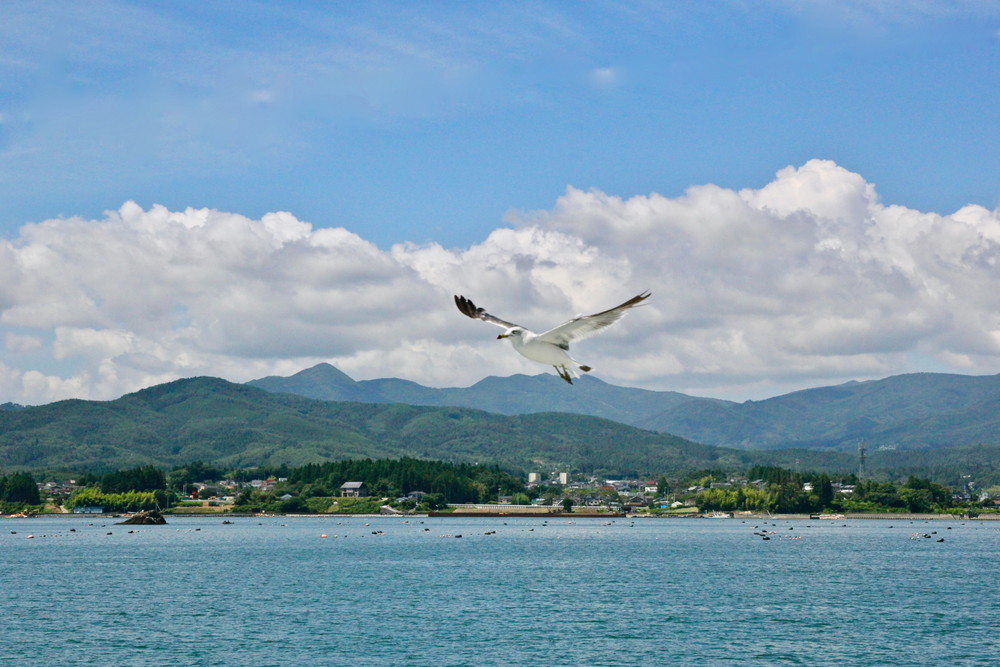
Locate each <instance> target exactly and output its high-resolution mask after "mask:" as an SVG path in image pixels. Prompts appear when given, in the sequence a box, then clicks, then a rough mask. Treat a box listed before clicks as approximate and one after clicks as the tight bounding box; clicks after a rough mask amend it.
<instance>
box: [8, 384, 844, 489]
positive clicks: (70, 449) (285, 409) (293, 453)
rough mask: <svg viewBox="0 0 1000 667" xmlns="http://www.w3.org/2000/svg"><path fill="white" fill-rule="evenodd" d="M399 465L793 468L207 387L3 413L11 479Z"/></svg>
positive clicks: (546, 430)
mask: <svg viewBox="0 0 1000 667" xmlns="http://www.w3.org/2000/svg"><path fill="white" fill-rule="evenodd" d="M400 456H410V457H415V458H424V459H435V460H443V461H454V462H469V463H486V464H498V465H500V466H502V467H504V468H506V469H511V470H520V471H528V470H542V471H549V470H556V469H558V470H579V471H584V472H602V473H607V474H614V475H624V474H629V475H639V474H653V473H657V472H660V473H662V472H675V471H678V470H684V469H697V468H725V469H740V468H744V467H746V466H747V465H751V464H753V463H760V462H766V463H776V464H780V463H781V462H790V461H792V460H793V458H794V455H793V454H789V453H779V454H777V455H776V454H767V455H757V454H755V453H753V452H746V451H737V450H727V449H724V448H717V447H710V446H705V445H700V444H696V443H693V442H689V441H687V440H684V439H682V438H678V437H675V436H671V435H666V434H662V433H654V432H652V431H645V430H642V429H637V428H635V427H631V426H626V425H623V424H619V423H616V422H612V421H609V420H606V419H600V418H597V417H589V416H583V415H569V414H564V413H563V414H556V413H543V414H531V415H517V416H507V415H498V414H493V413H488V412H483V411H480V410H472V409H468V408H456V407H419V406H411V405H404V404H387V403H382V404H376V403H356V402H330V401H319V400H315V399H309V398H304V397H301V396H295V395H291V394H276V393H271V392H267V391H264V390H262V389H257V388H255V387H250V386H247V385H240V384H234V383H231V382H227V381H225V380H220V379H217V378H206V377H202V378H192V379H186V380H178V381H176V382H170V383H167V384H162V385H157V386H154V387H150V388H148V389H144V390H142V391H139V392H136V393H134V394H128V395H126V396H123V397H122V398H119V399H117V400H113V401H82V400H70V401H60V402H57V403H51V404H49V405H43V406H37V407H26V408H22V409H19V410H7V411H0V470H21V469H25V470H78V471H82V470H112V469H122V468H131V467H136V466H140V465H146V464H152V465H157V466H174V465H178V464H182V463H186V462H190V461H194V460H202V461H205V462H207V463H211V464H213V465H219V466H222V467H249V466H255V465H265V464H267V465H280V464H282V463H286V464H289V465H303V464H305V463H311V462H322V461H330V460H341V459H350V458H395V457H400ZM844 463H845V462H844V461H840V460H839V459H838V458H837V457H836V456H833V457H827V460H825V461H823V465H824V467H826V466H835V467H836V466H840V465H842V464H844Z"/></svg>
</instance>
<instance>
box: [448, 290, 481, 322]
mask: <svg viewBox="0 0 1000 667" xmlns="http://www.w3.org/2000/svg"><path fill="white" fill-rule="evenodd" d="M455 305H456V306H457V307H458V310H459V312H461V313H462V314H463V315H465V316H466V317H471V318H473V319H477V318H478V317H479V313H480V311H482V308H476V304H474V303H472V301H470V300H469V299H466V298H465V297H464V296H460V295H458V294H456V295H455Z"/></svg>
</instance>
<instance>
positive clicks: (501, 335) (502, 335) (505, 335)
mask: <svg viewBox="0 0 1000 667" xmlns="http://www.w3.org/2000/svg"><path fill="white" fill-rule="evenodd" d="M506 337H507V334H505V333H502V334H500V335H499V336H497V340H500V339H501V338H506Z"/></svg>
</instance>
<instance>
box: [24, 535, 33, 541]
mask: <svg viewBox="0 0 1000 667" xmlns="http://www.w3.org/2000/svg"><path fill="white" fill-rule="evenodd" d="M24 539H26V540H33V539H35V536H34V535H28V536H27V537H26V538H24Z"/></svg>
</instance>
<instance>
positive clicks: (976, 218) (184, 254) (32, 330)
mask: <svg viewBox="0 0 1000 667" xmlns="http://www.w3.org/2000/svg"><path fill="white" fill-rule="evenodd" d="M508 222H509V223H510V226H509V227H504V228H498V229H496V230H495V231H493V232H492V233H491V234H490V235H489V236H488V237H487V238H485V239H484V240H483V241H482V242H480V243H478V244H475V245H473V246H471V247H468V248H444V247H442V246H440V245H438V244H434V243H428V244H420V245H417V244H399V245H397V246H394V247H393V248H391V249H389V250H382V249H379V248H378V247H376V246H375V245H374V244H372V243H370V242H368V241H366V240H365V239H364V238H362V237H360V236H358V235H357V234H355V233H352V232H350V231H348V230H346V229H343V228H335V229H331V228H316V227H314V226H312V225H310V224H308V223H306V222H303V221H301V220H298V219H297V218H296V217H295V216H294V215H292V214H290V213H283V212H277V213H271V214H268V215H265V216H263V217H262V218H261V219H259V220H255V219H250V218H247V217H244V216H241V215H237V214H234V213H227V212H222V211H215V210H208V209H187V210H184V211H170V210H167V209H166V208H164V207H162V206H154V207H152V208H150V209H149V210H144V209H142V208H141V207H139V206H138V205H136V204H134V203H131V202H128V203H126V204H124V205H123V206H122V207H121V208H120V209H119V210H117V211H110V212H108V213H107V214H106V215H105V216H104V217H103V218H102V219H99V220H84V219H79V218H66V219H54V220H47V221H44V222H41V223H37V224H29V225H25V226H24V227H22V229H21V230H20V235H19V237H18V238H16V239H13V240H0V332H2V333H3V336H4V337H3V341H4V347H3V348H0V401H6V400H13V401H17V402H24V403H43V402H48V401H51V400H56V399H60V398H67V397H83V398H113V397H116V396H118V395H121V394H122V393H125V392H127V391H133V390H136V389H139V388H141V387H144V386H148V385H150V384H155V383H157V382H163V381H167V380H170V379H174V378H177V377H183V376H192V375H199V374H210V375H217V376H221V377H225V378H228V379H231V380H234V381H245V380H249V379H252V378H255V377H261V376H263V375H268V374H290V373H293V372H296V371H298V370H301V369H302V368H304V367H307V366H309V365H312V364H315V363H318V362H319V361H328V362H331V363H334V364H335V365H337V366H338V367H340V368H342V369H343V370H344V371H346V372H347V373H349V374H351V375H353V376H354V377H357V378H371V377H385V376H397V377H404V378H408V379H411V380H414V381H417V382H421V383H425V384H431V385H437V386H446V385H452V386H454V385H465V384H470V383H472V382H475V381H477V380H479V379H481V378H482V377H483V376H485V375H488V374H510V373H515V372H528V373H535V372H541V371H543V370H544V369H543V368H542V367H540V366H537V365H533V364H531V363H530V362H527V361H526V360H524V359H522V358H520V357H519V356H518V355H516V354H515V353H513V351H512V350H510V349H508V346H506V345H504V344H502V343H498V342H496V341H494V340H493V335H492V334H494V333H495V332H494V331H493V330H491V329H490V327H487V326H485V325H483V324H482V323H480V322H474V321H472V320H468V319H465V318H462V317H461V315H459V314H458V313H457V312H456V311H455V310H454V306H453V305H452V303H451V295H452V294H453V293H464V294H466V295H468V296H470V297H471V298H473V299H475V300H476V301H477V302H479V303H482V304H485V305H486V306H488V307H489V309H490V310H491V311H492V312H495V313H496V314H499V315H501V316H504V317H506V318H508V319H512V320H515V321H517V322H520V323H523V324H525V325H526V326H529V327H533V328H543V327H546V326H550V325H555V324H557V323H559V322H560V321H562V319H563V318H564V317H567V316H570V315H573V314H576V313H584V312H592V311H593V310H595V309H600V308H604V307H607V306H609V305H612V304H614V303H617V302H619V301H621V300H623V299H625V298H627V297H629V296H632V295H633V294H634V293H636V292H638V291H640V290H643V289H651V290H653V299H651V302H650V305H649V306H647V307H644V308H642V309H639V310H637V311H636V312H634V313H633V314H631V315H630V316H629V317H628V318H626V319H625V320H623V322H622V323H621V325H619V326H618V327H615V328H614V329H612V330H611V331H609V332H608V333H607V334H605V335H603V336H601V337H598V338H594V339H591V340H589V341H587V342H586V343H584V344H582V345H581V346H580V349H579V350H577V351H576V355H577V356H578V358H580V359H582V360H584V361H586V362H587V363H589V364H591V365H593V366H594V367H595V368H596V373H597V374H598V375H599V376H600V377H602V378H604V379H606V380H608V381H611V382H616V383H622V384H630V385H637V386H646V387H651V388H659V389H674V390H679V391H688V392H690V393H698V394H704V395H717V396H724V397H730V398H746V397H758V398H759V397H763V396H767V395H773V394H775V393H780V391H784V390H790V389H793V388H799V387H803V386H812V385H817V384H822V383H827V382H836V381H842V380H846V379H853V378H858V379H863V378H870V377H879V376H884V375H889V374H893V373H898V372H906V371H912V370H955V371H959V372H997V371H998V370H1000V308H998V306H1000V296H998V294H997V290H996V289H995V288H994V284H995V283H996V279H997V273H998V270H1000V266H998V262H1000V212H998V211H996V210H994V211H989V210H987V209H985V208H983V207H980V206H975V205H970V206H966V207H964V208H962V209H961V210H959V211H956V212H954V213H951V214H941V213H928V212H921V211H915V210H912V209H908V208H905V207H902V206H898V205H886V204H883V203H882V202H880V201H879V198H878V195H877V192H876V188H875V186H874V185H873V184H871V183H868V182H866V180H865V179H864V178H863V177H862V176H861V175H859V174H856V173H852V172H850V171H848V170H846V169H844V168H842V167H840V166H838V165H836V164H834V163H832V162H829V161H823V160H813V161H810V162H808V163H806V164H805V165H802V166H799V167H788V168H786V169H782V170H781V171H779V172H778V173H777V174H776V176H775V178H774V180H773V181H772V182H770V183H768V184H767V185H765V186H764V187H762V188H760V189H744V190H739V191H736V190H730V189H725V188H720V187H716V186H713V185H700V186H695V187H691V188H689V189H688V190H687V191H686V192H685V193H684V194H683V195H682V196H680V197H676V198H668V197H663V196H661V195H658V194H655V193H654V194H650V195H647V196H636V197H632V198H629V199H622V198H619V197H615V196H613V195H609V194H607V193H603V192H599V191H596V190H592V191H583V190H579V189H576V188H572V187H570V188H568V189H567V190H566V192H565V193H564V194H563V195H562V196H561V197H559V198H558V199H557V201H556V202H555V204H554V205H553V207H552V208H551V209H549V210H545V211H535V212H525V213H520V214H516V215H512V216H510V219H509V220H508Z"/></svg>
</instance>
